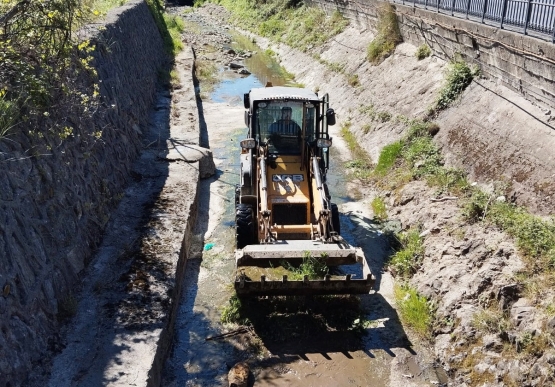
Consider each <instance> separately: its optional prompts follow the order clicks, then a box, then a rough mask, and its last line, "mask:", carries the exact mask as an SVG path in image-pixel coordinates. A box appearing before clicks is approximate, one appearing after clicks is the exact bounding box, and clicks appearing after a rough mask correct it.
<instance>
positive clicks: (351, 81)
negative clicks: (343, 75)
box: [347, 74, 360, 87]
mask: <svg viewBox="0 0 555 387" xmlns="http://www.w3.org/2000/svg"><path fill="white" fill-rule="evenodd" d="M347 84H348V85H349V86H352V87H357V86H360V81H359V80H358V74H350V75H348V76H347Z"/></svg>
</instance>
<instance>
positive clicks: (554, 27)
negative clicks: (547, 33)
mask: <svg viewBox="0 0 555 387" xmlns="http://www.w3.org/2000/svg"><path fill="white" fill-rule="evenodd" d="M551 29H552V31H551V43H555V17H553V23H551Z"/></svg>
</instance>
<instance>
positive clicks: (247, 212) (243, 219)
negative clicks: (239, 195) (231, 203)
mask: <svg viewBox="0 0 555 387" xmlns="http://www.w3.org/2000/svg"><path fill="white" fill-rule="evenodd" d="M235 232H236V240H237V248H238V249H242V248H243V247H245V246H246V245H250V244H253V243H254V242H255V238H254V215H253V211H252V206H251V205H250V204H244V203H239V204H237V207H236V208H235Z"/></svg>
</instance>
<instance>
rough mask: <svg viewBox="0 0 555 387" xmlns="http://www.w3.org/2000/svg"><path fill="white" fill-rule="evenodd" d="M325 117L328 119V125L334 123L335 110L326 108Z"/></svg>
mask: <svg viewBox="0 0 555 387" xmlns="http://www.w3.org/2000/svg"><path fill="white" fill-rule="evenodd" d="M326 119H327V120H328V125H330V126H332V125H335V110H333V109H328V110H326Z"/></svg>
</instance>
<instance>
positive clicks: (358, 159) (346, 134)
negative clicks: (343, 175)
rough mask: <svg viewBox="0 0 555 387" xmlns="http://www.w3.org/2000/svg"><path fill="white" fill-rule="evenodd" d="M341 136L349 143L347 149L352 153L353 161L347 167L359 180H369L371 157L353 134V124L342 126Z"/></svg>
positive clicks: (348, 123)
mask: <svg viewBox="0 0 555 387" xmlns="http://www.w3.org/2000/svg"><path fill="white" fill-rule="evenodd" d="M340 133H341V136H342V137H343V139H344V140H345V142H346V143H347V147H348V148H349V150H350V151H351V156H352V157H353V160H352V161H350V162H348V163H347V167H348V168H351V169H352V170H353V174H354V176H355V177H356V178H359V179H368V177H369V176H370V172H371V165H370V156H369V155H368V153H367V152H366V150H365V149H364V148H362V147H361V146H360V144H359V142H358V140H357V138H356V137H355V135H354V134H353V133H352V132H351V122H350V121H347V122H344V123H342V124H341V131H340Z"/></svg>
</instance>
